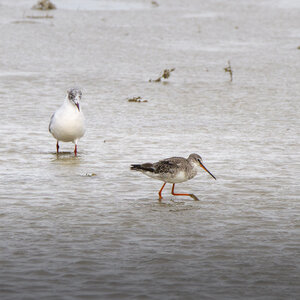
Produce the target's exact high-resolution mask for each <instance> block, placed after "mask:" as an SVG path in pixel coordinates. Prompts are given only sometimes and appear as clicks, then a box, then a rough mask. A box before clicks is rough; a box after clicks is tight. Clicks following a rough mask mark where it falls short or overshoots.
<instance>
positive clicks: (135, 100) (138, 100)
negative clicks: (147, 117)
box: [128, 96, 148, 103]
mask: <svg viewBox="0 0 300 300" xmlns="http://www.w3.org/2000/svg"><path fill="white" fill-rule="evenodd" d="M128 102H138V103H141V102H148V100H142V97H140V96H138V97H132V98H129V99H128Z"/></svg>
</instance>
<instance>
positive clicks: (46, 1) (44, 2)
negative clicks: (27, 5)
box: [32, 0, 56, 10]
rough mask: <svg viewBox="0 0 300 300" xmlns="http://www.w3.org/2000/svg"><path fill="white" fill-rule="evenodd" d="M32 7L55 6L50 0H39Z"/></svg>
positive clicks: (41, 8)
mask: <svg viewBox="0 0 300 300" xmlns="http://www.w3.org/2000/svg"><path fill="white" fill-rule="evenodd" d="M32 9H38V10H50V9H56V6H55V5H54V4H53V3H52V2H51V1H50V0H40V1H38V3H37V4H35V5H33V6H32Z"/></svg>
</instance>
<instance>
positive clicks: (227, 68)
mask: <svg viewBox="0 0 300 300" xmlns="http://www.w3.org/2000/svg"><path fill="white" fill-rule="evenodd" d="M224 71H225V73H226V72H228V73H229V75H230V81H231V82H232V79H233V74H232V68H231V64H230V60H229V61H228V67H226V68H224Z"/></svg>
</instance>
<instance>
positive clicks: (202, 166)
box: [199, 161, 217, 180]
mask: <svg viewBox="0 0 300 300" xmlns="http://www.w3.org/2000/svg"><path fill="white" fill-rule="evenodd" d="M199 164H200V167H201V168H203V169H204V170H205V171H206V172H207V173H208V174H209V175H210V176H211V177H212V178H214V179H215V180H217V178H216V177H215V176H214V175H213V174H211V173H210V172H209V171H208V170H207V169H206V167H205V166H204V165H203V163H202V162H201V161H199Z"/></svg>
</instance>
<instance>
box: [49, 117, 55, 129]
mask: <svg viewBox="0 0 300 300" xmlns="http://www.w3.org/2000/svg"><path fill="white" fill-rule="evenodd" d="M54 115H55V113H53V114H52V116H51V118H50V122H49V127H48V130H49V132H50V133H52V132H51V125H52V122H53V119H54Z"/></svg>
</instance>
